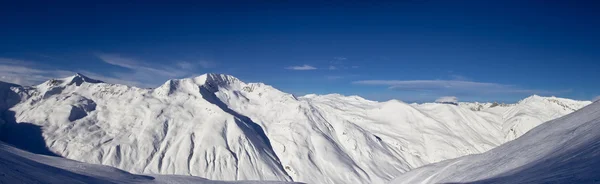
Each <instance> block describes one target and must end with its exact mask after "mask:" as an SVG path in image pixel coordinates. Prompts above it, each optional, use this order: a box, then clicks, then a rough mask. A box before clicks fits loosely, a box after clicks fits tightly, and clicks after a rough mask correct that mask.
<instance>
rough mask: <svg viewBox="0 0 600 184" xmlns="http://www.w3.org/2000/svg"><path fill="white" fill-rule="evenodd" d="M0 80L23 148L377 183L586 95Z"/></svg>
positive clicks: (494, 139) (10, 132) (147, 165)
mask: <svg viewBox="0 0 600 184" xmlns="http://www.w3.org/2000/svg"><path fill="white" fill-rule="evenodd" d="M2 86H4V87H2ZM2 86H0V87H1V88H0V90H2V91H1V92H0V95H2V96H0V97H4V99H3V100H4V101H2V103H3V104H0V107H3V108H4V110H6V112H5V113H4V118H3V120H4V121H5V122H4V126H3V127H2V128H1V129H0V130H1V131H2V132H1V133H2V134H0V138H1V139H2V140H4V141H6V142H8V143H10V144H13V145H15V146H17V147H19V148H23V149H26V150H28V151H32V152H35V153H41V154H47V155H52V154H56V155H59V156H62V157H66V158H69V159H74V160H78V161H83V162H87V163H96V164H104V165H110V166H114V167H118V168H120V169H123V170H127V171H130V172H133V173H161V174H180V175H193V176H200V177H205V178H208V179H215V180H280V181H300V182H308V183H384V182H387V181H389V180H390V179H392V178H393V177H394V176H397V175H399V174H400V173H403V172H406V171H409V170H411V169H413V168H416V167H419V166H422V165H425V164H429V163H433V162H438V161H442V160H446V159H451V158H456V157H460V156H463V155H467V154H473V153H481V152H484V151H487V150H489V149H491V148H493V147H496V146H498V145H500V144H502V143H504V142H505V141H507V140H511V139H513V138H514V137H518V136H519V135H520V134H522V133H524V132H526V131H527V130H528V129H530V128H532V127H534V126H537V125H538V124H539V123H540V122H544V121H547V120H550V119H553V118H556V117H560V116H562V115H565V114H568V113H570V112H572V111H574V110H575V109H578V108H580V107H583V106H585V105H587V104H589V103H590V102H579V101H571V100H567V99H560V98H546V97H537V96H532V97H530V98H528V99H531V100H527V99H526V100H523V101H521V102H519V103H517V104H512V105H507V106H494V107H492V106H491V105H490V106H487V107H486V108H483V109H480V110H478V111H474V110H472V109H471V108H466V107H463V106H461V105H460V104H459V106H456V105H449V104H417V105H409V104H406V103H403V102H401V101H397V100H392V101H387V102H375V101H369V100H366V99H363V98H360V97H357V96H341V95H335V94H333V95H322V96H319V95H307V96H303V97H295V96H293V95H291V94H287V93H284V92H281V91H279V90H277V89H275V88H273V87H271V86H268V85H265V84H262V83H244V82H242V81H240V80H239V79H237V78H235V77H232V76H228V75H219V74H205V75H201V76H198V77H195V78H187V79H177V80H169V81H167V82H166V83H165V84H163V85H162V86H160V87H158V88H156V89H140V88H135V87H129V86H124V85H115V84H106V83H102V82H101V81H97V80H93V79H89V78H87V77H85V76H82V75H75V76H72V77H68V78H64V79H55V80H50V81H47V82H45V83H43V84H40V85H38V86H34V87H21V86H14V85H8V84H7V85H2ZM0 110H3V109H0ZM23 135H29V136H27V139H23ZM46 147H47V148H46Z"/></svg>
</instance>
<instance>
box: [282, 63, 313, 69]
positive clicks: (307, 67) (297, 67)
mask: <svg viewBox="0 0 600 184" xmlns="http://www.w3.org/2000/svg"><path fill="white" fill-rule="evenodd" d="M285 69H288V70H316V69H317V68H316V67H314V66H310V65H306V64H305V65H302V66H289V67H285Z"/></svg>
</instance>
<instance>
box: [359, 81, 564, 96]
mask: <svg viewBox="0 0 600 184" xmlns="http://www.w3.org/2000/svg"><path fill="white" fill-rule="evenodd" d="M353 84H360V85H380V86H388V88H390V89H395V90H402V91H438V92H446V93H450V94H465V93H524V94H555V93H558V92H554V91H545V90H533V89H522V88H518V87H516V86H513V85H504V84H497V83H485V82H473V81H463V80H362V81H354V82H353Z"/></svg>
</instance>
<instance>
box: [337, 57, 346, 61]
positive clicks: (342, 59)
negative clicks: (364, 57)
mask: <svg viewBox="0 0 600 184" xmlns="http://www.w3.org/2000/svg"><path fill="white" fill-rule="evenodd" d="M333 59H334V60H337V61H344V60H348V58H345V57H333Z"/></svg>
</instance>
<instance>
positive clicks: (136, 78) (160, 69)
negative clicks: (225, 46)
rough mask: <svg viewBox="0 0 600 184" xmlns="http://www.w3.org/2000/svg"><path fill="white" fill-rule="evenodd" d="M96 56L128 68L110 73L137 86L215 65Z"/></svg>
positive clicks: (111, 55) (153, 85)
mask: <svg viewBox="0 0 600 184" xmlns="http://www.w3.org/2000/svg"><path fill="white" fill-rule="evenodd" d="M96 56H97V57H98V58H99V59H100V60H102V61H103V62H105V63H107V64H110V65H114V66H118V67H121V68H125V69H128V70H129V71H127V72H112V73H111V75H112V76H114V77H116V78H125V79H130V80H131V81H132V82H135V83H136V84H137V86H138V87H155V86H157V85H160V84H161V83H162V82H164V81H166V80H169V79H173V78H181V77H190V76H193V75H197V73H196V71H197V70H198V69H200V68H203V69H206V68H214V67H215V66H216V65H215V63H212V62H208V61H198V62H189V61H180V62H177V63H175V64H174V65H172V66H170V65H169V66H167V65H160V64H153V63H149V62H145V61H142V60H139V59H135V58H131V57H125V56H122V55H119V54H106V53H98V54H96Z"/></svg>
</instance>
